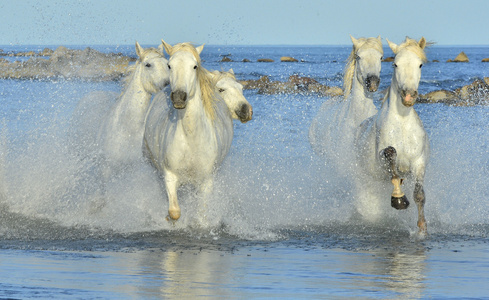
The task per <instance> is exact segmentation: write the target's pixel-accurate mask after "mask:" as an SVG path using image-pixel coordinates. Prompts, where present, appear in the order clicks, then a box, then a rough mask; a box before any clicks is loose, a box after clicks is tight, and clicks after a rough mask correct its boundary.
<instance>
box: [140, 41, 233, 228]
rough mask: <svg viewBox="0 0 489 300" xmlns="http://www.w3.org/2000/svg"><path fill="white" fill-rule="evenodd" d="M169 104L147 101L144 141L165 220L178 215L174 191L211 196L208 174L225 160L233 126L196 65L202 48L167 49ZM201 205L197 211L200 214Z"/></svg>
mask: <svg viewBox="0 0 489 300" xmlns="http://www.w3.org/2000/svg"><path fill="white" fill-rule="evenodd" d="M163 46H164V48H165V51H166V52H167V53H168V54H169V55H170V58H169V63H168V66H169V68H170V86H171V94H170V99H171V104H170V103H168V101H161V100H162V97H161V98H160V99H159V100H160V101H153V103H152V105H151V107H150V110H149V112H148V116H147V119H146V130H145V134H144V140H145V143H146V147H147V150H148V155H149V156H150V158H151V160H152V161H153V163H154V165H155V166H156V167H157V169H158V170H159V171H160V173H161V174H162V175H163V177H164V182H165V186H166V191H167V194H168V200H169V209H168V213H169V217H170V218H171V219H173V220H178V219H179V218H180V215H181V210H180V206H179V204H178V197H177V190H178V188H179V186H180V185H182V184H186V183H190V184H192V185H194V186H196V187H197V188H198V189H199V190H200V191H201V192H202V193H203V195H204V201H205V199H206V198H207V195H208V194H209V193H210V192H211V191H212V187H213V181H214V178H213V173H214V171H215V170H216V168H217V167H218V166H219V165H220V164H221V162H222V161H223V160H224V158H225V157H226V155H227V153H228V152H229V148H230V147H231V142H232V139H233V121H232V117H231V113H230V110H229V108H228V107H227V105H226V103H225V102H224V101H222V100H219V98H217V95H216V94H215V89H216V84H215V81H213V79H212V76H211V75H210V74H209V71H207V70H206V69H204V68H203V67H202V65H201V60H200V53H201V52H202V50H203V45H202V46H200V47H197V48H195V47H194V46H192V45H191V44H189V43H181V44H177V45H175V46H171V45H169V44H167V43H165V42H163ZM205 206H206V203H205V202H204V205H203V207H204V208H205Z"/></svg>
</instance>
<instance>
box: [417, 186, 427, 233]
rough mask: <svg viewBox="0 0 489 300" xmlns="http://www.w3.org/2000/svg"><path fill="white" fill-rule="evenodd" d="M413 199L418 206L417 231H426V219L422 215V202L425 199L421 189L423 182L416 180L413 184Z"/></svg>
mask: <svg viewBox="0 0 489 300" xmlns="http://www.w3.org/2000/svg"><path fill="white" fill-rule="evenodd" d="M414 201H415V202H416V205H417V206H418V228H419V232H420V233H423V234H425V233H426V232H427V228H426V219H425V217H424V203H425V201H426V199H425V195H424V189H423V183H422V182H420V181H416V184H415V186H414Z"/></svg>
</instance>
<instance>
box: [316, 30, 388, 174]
mask: <svg viewBox="0 0 489 300" xmlns="http://www.w3.org/2000/svg"><path fill="white" fill-rule="evenodd" d="M350 38H351V41H352V43H353V48H352V51H351V53H350V56H349V57H348V61H347V65H346V67H345V70H344V76H343V89H344V97H343V101H335V100H336V99H332V100H330V101H327V102H325V103H323V105H322V106H321V108H320V110H319V112H318V113H317V115H316V117H315V118H314V120H313V121H312V123H311V126H310V128H309V142H310V143H311V146H312V148H313V149H314V151H315V152H316V153H317V154H318V155H324V156H325V157H326V159H327V161H328V162H329V163H333V164H335V165H336V166H337V169H338V171H341V172H343V171H345V170H347V169H348V168H349V167H350V166H351V164H352V162H353V161H354V155H353V154H352V155H347V154H349V153H350V152H351V153H352V151H350V149H352V148H353V142H354V133H355V132H356V130H357V128H358V126H359V125H360V124H361V122H362V121H364V120H365V119H367V118H369V117H371V116H372V115H374V114H375V113H376V112H377V109H376V108H375V105H374V103H373V94H372V93H373V92H375V91H377V89H378V87H379V83H380V70H381V62H382V55H383V49H382V40H381V38H380V36H379V37H377V38H359V39H356V38H354V37H352V36H350ZM350 156H351V157H350Z"/></svg>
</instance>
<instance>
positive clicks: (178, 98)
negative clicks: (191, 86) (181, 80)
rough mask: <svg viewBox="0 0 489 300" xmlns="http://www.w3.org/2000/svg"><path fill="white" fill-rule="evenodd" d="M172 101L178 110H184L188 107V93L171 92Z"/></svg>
mask: <svg viewBox="0 0 489 300" xmlns="http://www.w3.org/2000/svg"><path fill="white" fill-rule="evenodd" d="M170 99H171V102H172V103H173V107H174V108H176V109H184V108H185V107H186V106H187V93H186V92H184V91H174V92H171V94H170Z"/></svg>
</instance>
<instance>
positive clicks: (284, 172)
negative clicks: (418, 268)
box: [0, 84, 489, 240]
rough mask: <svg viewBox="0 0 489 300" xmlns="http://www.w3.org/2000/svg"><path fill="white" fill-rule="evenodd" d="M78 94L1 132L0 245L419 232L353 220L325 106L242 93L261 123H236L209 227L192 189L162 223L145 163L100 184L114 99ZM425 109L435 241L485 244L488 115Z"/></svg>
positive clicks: (308, 99) (156, 183) (403, 222)
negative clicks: (328, 159)
mask: <svg viewBox="0 0 489 300" xmlns="http://www.w3.org/2000/svg"><path fill="white" fill-rule="evenodd" d="M81 85H82V86H83V84H81ZM72 88H73V86H70V84H68V88H67V89H66V90H65V89H64V88H60V87H57V88H55V91H56V93H52V91H51V92H50V93H49V94H48V96H49V97H50V98H49V99H50V100H49V102H46V103H41V101H38V105H39V106H40V107H41V108H36V109H37V110H38V111H40V113H44V114H45V117H43V118H38V119H35V120H34V124H33V125H29V126H13V125H12V124H11V123H9V124H7V125H4V126H3V128H4V130H3V131H2V139H1V149H0V150H1V154H2V155H1V157H0V159H1V161H2V166H3V168H2V169H1V172H0V175H1V176H2V179H3V180H2V181H1V183H2V185H3V186H2V188H3V191H4V197H3V198H2V201H1V203H2V204H1V209H0V217H1V219H2V220H3V221H2V222H0V234H1V236H2V237H3V238H17V239H23V238H28V239H36V238H41V239H43V238H47V239H58V238H62V239H63V238H67V237H68V236H69V235H70V234H73V236H75V237H77V238H80V239H83V238H87V237H93V236H94V235H95V236H96V237H100V238H102V239H103V238H104V236H106V235H107V234H109V233H116V234H122V235H123V236H127V235H131V234H135V235H137V236H138V237H141V235H147V234H146V233H147V232H152V233H154V232H160V233H162V232H165V234H164V238H165V239H170V240H171V239H172V238H175V237H176V236H179V235H182V234H184V235H189V236H190V237H191V238H192V239H193V238H202V237H207V238H209V239H211V240H214V239H220V238H223V236H226V235H232V236H236V237H237V238H238V239H250V240H276V239H281V238H284V237H293V236H294V235H295V234H297V233H301V232H302V233H304V232H306V233H310V234H316V235H323V234H334V233H337V234H340V235H341V234H345V235H347V236H349V235H352V234H353V235H357V236H358V235H361V234H362V233H363V232H367V234H375V233H378V234H380V235H382V232H385V230H387V232H401V233H404V234H408V235H410V234H413V233H414V232H415V231H416V225H415V224H416V212H415V211H414V210H413V208H410V209H408V210H407V211H405V212H398V211H395V210H393V209H391V208H390V205H389V201H388V200H389V199H387V200H386V205H385V208H384V209H385V218H384V219H383V220H382V221H379V222H377V223H368V222H365V221H363V220H362V219H361V218H360V217H358V216H357V215H356V214H355V213H354V211H355V209H354V205H353V204H352V197H353V196H352V191H351V189H350V188H349V184H347V182H346V181H345V177H344V176H338V174H337V173H336V172H335V171H334V170H332V169H331V168H329V166H328V165H326V164H325V163H324V162H323V161H322V160H320V159H319V157H318V156H317V155H316V154H315V153H314V152H313V151H312V149H311V148H310V145H309V142H308V128H309V125H310V122H311V120H312V118H313V116H314V115H315V114H316V112H317V110H318V109H319V106H320V105H321V103H322V102H323V101H324V99H323V98H316V97H314V96H300V95H275V96H267V95H257V94H255V93H254V92H252V91H250V92H248V91H247V92H246V93H247V94H246V96H247V98H248V100H249V101H250V103H251V104H252V105H253V106H254V112H255V115H254V119H253V120H252V121H250V122H248V123H246V124H240V123H235V139H234V141H233V145H232V149H231V152H230V153H229V156H228V158H227V159H226V160H225V162H224V164H223V166H222V167H221V168H220V170H219V171H218V173H217V175H216V183H215V191H214V193H213V194H212V196H211V199H209V204H208V209H207V220H208V223H209V224H208V227H202V225H201V224H200V223H199V216H198V208H199V206H200V198H199V196H198V195H197V194H196V193H195V191H194V190H193V189H192V188H191V187H184V188H183V189H181V190H180V198H181V199H182V200H181V208H182V218H181V219H180V220H179V221H178V222H176V223H170V222H168V221H166V218H165V217H166V215H167V209H168V208H167V198H166V193H165V191H164V187H163V185H162V181H161V178H160V177H159V174H158V173H157V172H156V171H155V169H154V168H153V167H152V166H151V165H150V164H149V163H148V162H147V161H145V160H143V159H142V160H141V161H140V162H138V163H135V164H132V165H128V166H124V168H122V169H121V172H120V173H119V174H118V175H117V176H114V177H113V178H111V180H110V181H108V182H106V183H105V184H104V185H102V184H101V183H102V176H101V172H102V171H103V168H104V165H103V163H101V161H100V159H99V156H98V148H97V145H96V143H95V142H94V136H95V132H96V131H97V130H98V127H99V124H100V122H101V120H102V119H103V117H104V114H105V112H106V110H107V106H108V105H110V103H111V101H113V100H111V99H112V97H114V96H115V95H116V94H118V93H117V92H116V93H115V94H114V93H112V94H109V93H107V92H103V93H99V94H97V93H96V94H91V96H90V97H92V98H91V100H87V99H84V100H83V101H81V99H82V96H85V95H87V93H86V91H85V90H86V86H83V87H82V88H76V89H75V92H76V95H77V96H74V92H73V91H72ZM81 90H83V91H84V92H82V91H81ZM26 94H28V95H27V96H26V98H27V99H29V98H30V99H37V98H36V97H38V96H37V94H36V90H33V91H29V90H26ZM42 97H43V98H45V97H46V95H42ZM67 99H69V101H68V100H67ZM23 105H24V107H25V106H29V105H30V104H23ZM53 107H54V109H53ZM417 109H418V111H419V112H420V115H421V118H422V119H423V121H424V123H425V126H426V128H427V131H428V132H429V135H430V140H431V145H432V158H431V162H430V164H429V168H428V171H427V178H426V194H427V204H426V217H427V220H428V225H429V231H430V233H432V234H434V235H436V234H472V235H477V236H487V232H488V229H487V226H485V225H484V224H488V223H489V222H488V219H487V214H486V213H485V212H487V210H488V205H489V204H488V202H487V201H486V200H484V199H481V198H480V196H481V195H484V194H485V193H486V192H487V187H486V185H485V184H484V182H485V178H486V177H487V174H488V171H489V167H488V166H489V164H488V158H487V157H488V156H487V152H488V145H489V143H488V138H487V135H486V134H485V132H487V131H486V130H487V125H486V124H487V119H488V118H489V115H488V111H487V109H486V108H483V107H479V108H451V107H446V106H441V105H419V106H418V108H417ZM11 121H12V120H8V121H7V123H8V122H11ZM19 122H20V123H22V122H25V121H22V120H21V121H19ZM7 128H8V129H7ZM18 128H20V129H18ZM406 186H408V185H406ZM386 193H387V195H388V194H389V191H386ZM406 193H409V194H411V193H412V191H411V190H407V191H406ZM6 220H9V221H6ZM382 228H384V230H382ZM166 233H169V234H170V237H167V236H166ZM172 233H173V234H172Z"/></svg>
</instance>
